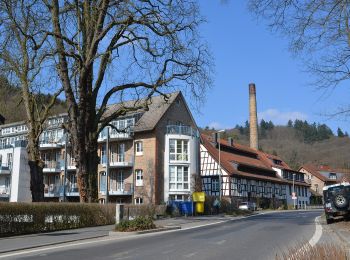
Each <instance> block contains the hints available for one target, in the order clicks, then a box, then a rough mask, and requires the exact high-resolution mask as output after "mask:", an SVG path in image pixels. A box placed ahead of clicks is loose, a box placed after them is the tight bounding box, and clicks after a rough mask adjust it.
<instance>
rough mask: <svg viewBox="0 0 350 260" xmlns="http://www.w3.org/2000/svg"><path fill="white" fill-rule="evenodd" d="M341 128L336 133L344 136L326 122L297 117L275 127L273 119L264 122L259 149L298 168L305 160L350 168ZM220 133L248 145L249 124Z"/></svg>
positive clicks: (349, 141)
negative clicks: (315, 121) (293, 120)
mask: <svg viewBox="0 0 350 260" xmlns="http://www.w3.org/2000/svg"><path fill="white" fill-rule="evenodd" d="M339 130H340V129H338V133H337V134H338V135H339V136H341V137H338V136H335V135H334V134H333V132H332V131H331V129H330V128H329V127H328V126H326V125H324V124H322V125H320V124H316V123H313V124H309V123H308V122H306V121H301V120H296V121H295V122H291V121H290V122H288V125H287V126H274V125H273V123H272V122H265V121H262V122H261V123H260V125H259V149H260V150H262V151H264V152H267V153H270V154H274V155H278V156H280V157H281V158H282V159H283V160H284V161H286V162H287V163H288V164H289V165H290V166H291V167H292V168H293V169H296V170H297V169H298V168H299V167H300V166H301V165H303V164H305V163H314V164H318V165H321V164H323V165H329V166H331V167H333V168H346V169H350V138H349V136H348V133H346V132H345V133H343V131H341V130H340V131H339ZM202 132H204V133H207V134H211V133H212V132H213V129H209V128H208V127H206V128H204V129H202ZM221 136H223V138H227V137H233V139H234V141H235V142H237V143H239V144H243V145H249V123H248V122H246V124H245V125H244V126H239V125H237V126H236V127H235V128H233V129H227V130H226V132H225V133H222V134H221Z"/></svg>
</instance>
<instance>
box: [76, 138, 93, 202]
mask: <svg viewBox="0 0 350 260" xmlns="http://www.w3.org/2000/svg"><path fill="white" fill-rule="evenodd" d="M78 147H79V148H80V149H79V148H78V149H79V150H78V151H77V154H79V157H80V158H77V162H78V165H77V180H78V187H79V192H80V202H83V203H86V202H89V203H90V202H97V200H98V187H97V175H98V174H97V165H98V156H97V142H96V141H95V142H94V141H92V142H91V145H88V146H87V147H88V149H86V150H85V149H82V148H83V147H82V146H78Z"/></svg>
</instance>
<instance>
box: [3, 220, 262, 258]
mask: <svg viewBox="0 0 350 260" xmlns="http://www.w3.org/2000/svg"><path fill="white" fill-rule="evenodd" d="M253 216H257V215H251V216H245V217H241V218H237V219H235V220H239V219H245V218H250V217H253ZM230 220H231V219H225V220H221V221H217V222H213V223H207V224H203V225H198V226H194V227H187V228H181V229H174V230H168V231H162V232H155V233H147V234H139V235H137V236H135V235H130V236H123V237H113V238H111V237H108V238H105V239H102V238H101V239H99V240H93V241H82V242H76V243H69V242H67V243H63V244H59V245H53V246H45V247H40V248H33V249H24V250H23V251H16V252H11V253H7V254H6V253H5V254H4V255H0V259H1V258H6V257H13V256H18V255H25V254H32V253H38V252H42V251H49V250H53V249H61V248H67V247H74V246H82V245H88V244H96V243H103V242H106V241H114V240H122V239H134V238H140V237H145V236H155V235H160V234H164V233H171V232H180V231H185V230H191V229H196V228H201V227H206V226H211V225H216V224H220V223H224V222H228V221H230Z"/></svg>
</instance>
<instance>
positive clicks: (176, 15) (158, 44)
mask: <svg viewBox="0 0 350 260" xmlns="http://www.w3.org/2000/svg"><path fill="white" fill-rule="evenodd" d="M43 2H44V4H45V7H46V9H47V11H48V12H49V14H50V23H51V28H50V30H49V31H48V35H49V36H50V41H51V43H52V45H53V46H54V49H55V51H54V52H55V54H56V56H55V58H56V59H55V61H56V62H57V71H58V74H59V78H60V81H61V83H62V86H63V88H64V92H65V96H66V102H67V105H68V107H69V111H68V116H69V122H68V124H67V128H68V129H69V133H70V136H71V140H72V143H73V147H74V154H75V158H76V161H77V177H78V185H79V189H80V201H81V202H88V201H94V200H96V199H97V185H96V181H97V179H96V172H97V164H98V157H97V138H98V134H99V133H100V132H101V130H102V129H103V128H104V127H106V126H107V125H109V122H110V121H111V120H112V119H115V118H117V117H118V116H122V115H125V114H126V113H127V112H129V111H135V110H147V107H148V105H149V104H150V102H152V101H151V100H152V99H151V97H152V96H153V95H154V94H159V95H163V96H164V100H165V101H166V100H167V96H166V95H165V94H164V93H165V92H169V91H171V90H174V89H179V88H181V89H183V90H185V91H187V93H191V95H192V97H193V98H194V99H201V98H202V97H203V96H204V95H205V89H206V88H207V87H208V86H209V84H210V77H209V76H210V68H211V61H210V55H209V54H208V51H207V48H206V46H205V44H204V43H203V42H202V41H201V40H200V37H199V34H198V26H199V25H200V23H201V22H202V21H203V19H202V18H201V16H200V14H199V8H198V6H197V3H196V2H195V1H192V0H165V1H160V0H154V1H151V0H132V1H131V0H128V1H112V0H110V1H109V0H98V1H88V0H75V1H73V0H65V1H58V0H43ZM131 98H132V99H134V100H136V101H135V103H134V104H133V105H132V106H126V105H125V103H123V101H124V100H126V99H131ZM112 101H117V102H121V103H122V105H121V106H120V107H119V108H118V109H117V110H115V111H110V110H108V106H107V105H108V104H109V103H110V102H112Z"/></svg>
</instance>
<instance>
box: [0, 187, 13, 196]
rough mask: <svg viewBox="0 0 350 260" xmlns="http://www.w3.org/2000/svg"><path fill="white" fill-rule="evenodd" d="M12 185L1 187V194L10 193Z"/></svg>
mask: <svg viewBox="0 0 350 260" xmlns="http://www.w3.org/2000/svg"><path fill="white" fill-rule="evenodd" d="M10 190H11V189H10V187H3V188H0V195H10Z"/></svg>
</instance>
